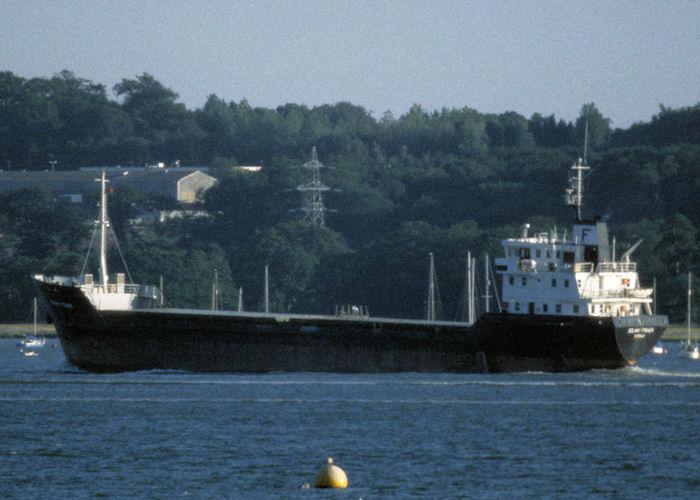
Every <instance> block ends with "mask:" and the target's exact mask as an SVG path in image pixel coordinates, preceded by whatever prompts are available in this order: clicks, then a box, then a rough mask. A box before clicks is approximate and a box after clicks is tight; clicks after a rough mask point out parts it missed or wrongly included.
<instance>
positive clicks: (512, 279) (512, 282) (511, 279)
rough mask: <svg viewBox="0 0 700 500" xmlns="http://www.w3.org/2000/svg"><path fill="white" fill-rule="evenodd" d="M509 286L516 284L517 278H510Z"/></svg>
mask: <svg viewBox="0 0 700 500" xmlns="http://www.w3.org/2000/svg"><path fill="white" fill-rule="evenodd" d="M508 284H509V285H513V284H515V278H514V277H512V276H508Z"/></svg>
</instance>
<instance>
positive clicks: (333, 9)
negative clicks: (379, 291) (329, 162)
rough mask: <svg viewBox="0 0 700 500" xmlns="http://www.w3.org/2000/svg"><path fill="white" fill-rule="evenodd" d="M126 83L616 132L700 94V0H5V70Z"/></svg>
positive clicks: (1, 7)
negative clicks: (511, 116) (587, 120)
mask: <svg viewBox="0 0 700 500" xmlns="http://www.w3.org/2000/svg"><path fill="white" fill-rule="evenodd" d="M62 70H69V71H72V72H73V73H74V74H75V76H76V77H78V78H84V79H86V80H90V81H91V82H93V83H98V84H103V85H105V86H106V87H107V88H108V89H109V90H110V97H112V98H115V96H114V95H113V94H111V89H112V87H113V86H114V85H116V84H117V83H119V82H121V81H122V79H134V78H136V77H137V76H139V75H142V74H143V73H148V74H150V75H153V77H154V78H155V79H156V80H157V81H158V82H160V83H161V84H163V85H164V86H166V87H168V88H170V89H172V90H173V91H174V92H176V93H177V94H178V95H179V98H178V101H179V102H182V103H184V104H185V105H186V107H187V108H188V109H190V110H194V109H197V108H201V107H203V106H204V104H205V103H206V100H207V98H208V96H210V95H211V94H214V95H216V96H217V97H219V98H221V99H223V100H224V101H226V102H230V101H234V102H240V101H242V100H244V99H245V100H247V101H248V103H249V104H250V105H251V106H253V107H264V108H271V109H274V108H276V107H277V106H281V105H284V104H286V103H296V104H303V105H306V106H309V107H314V106H320V105H323V104H334V103H337V102H341V101H347V102H351V103H352V104H356V105H359V106H362V107H363V108H365V109H366V110H367V111H368V112H371V113H372V116H374V117H375V118H377V119H379V118H381V117H382V116H383V115H384V113H385V112H386V111H390V112H391V113H392V114H393V115H394V116H395V117H397V118H398V117H399V116H400V115H402V114H404V113H406V112H407V111H408V110H409V109H410V108H411V106H413V105H414V104H419V105H420V106H421V107H422V108H423V109H424V110H426V111H433V110H438V111H439V110H441V109H443V108H447V109H452V108H456V109H461V108H464V107H469V108H472V109H475V110H476V111H478V112H480V113H496V114H500V113H504V112H507V111H515V112H517V113H519V114H521V115H523V116H525V117H526V118H529V117H530V116H532V114H534V113H540V114H541V115H543V116H549V115H552V114H553V115H555V117H556V118H557V119H564V120H566V121H574V120H575V119H576V118H577V117H578V116H579V114H580V111H581V108H582V106H583V105H584V104H586V103H590V102H592V103H594V104H595V105H596V107H597V108H598V110H599V111H600V112H601V113H602V114H603V116H605V117H606V118H610V119H611V123H612V126H613V127H615V128H618V127H619V128H627V127H629V126H630V125H631V124H633V123H637V122H645V121H649V120H650V119H651V118H652V116H653V115H655V114H657V113H658V112H659V109H660V108H659V105H663V106H665V107H666V108H673V109H676V108H679V107H685V106H693V105H695V104H697V103H699V102H700V0H687V1H684V0H664V1H656V0H648V1H645V0H635V1H628V0H604V1H598V0H590V1H586V0H577V1H565V0H561V1H559V0H540V1H530V0H510V1H501V0H490V1H488V0H487V1H469V0H461V1H460V0H444V1H443V0H400V1H396V0H385V1H380V0H375V1H360V0H358V1H345V0H327V1H320V0H249V1H236V0H228V1H223V0H220V1H214V0H191V1H190V0H155V1H154V0H55V1H54V0H0V71H11V72H12V73H14V74H15V75H16V76H19V77H22V78H33V77H42V78H50V77H52V76H53V75H55V74H56V73H58V72H60V71H62Z"/></svg>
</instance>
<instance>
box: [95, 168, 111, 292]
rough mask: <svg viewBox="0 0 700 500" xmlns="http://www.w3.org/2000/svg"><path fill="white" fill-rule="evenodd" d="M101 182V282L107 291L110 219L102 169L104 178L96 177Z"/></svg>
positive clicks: (103, 174) (99, 221)
mask: <svg viewBox="0 0 700 500" xmlns="http://www.w3.org/2000/svg"><path fill="white" fill-rule="evenodd" d="M95 180H96V181H98V182H100V183H101V186H102V197H101V200H100V220H98V221H97V223H98V224H99V225H100V283H101V284H102V287H103V288H104V290H105V291H107V279H108V276H109V275H108V274H107V227H109V220H108V219H107V187H106V186H107V182H108V181H107V179H106V178H105V171H104V170H103V171H102V178H101V179H95Z"/></svg>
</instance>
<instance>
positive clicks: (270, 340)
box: [32, 160, 668, 373]
mask: <svg viewBox="0 0 700 500" xmlns="http://www.w3.org/2000/svg"><path fill="white" fill-rule="evenodd" d="M586 169H588V167H587V166H586V165H585V162H582V161H581V160H579V161H578V162H577V163H574V165H573V166H572V167H571V176H570V187H569V188H568V189H567V192H566V195H565V199H566V203H567V205H570V206H572V207H574V208H575V209H576V220H575V222H574V225H573V230H572V231H571V232H570V233H565V234H563V235H561V234H557V233H556V232H555V231H552V232H549V233H541V234H534V235H529V234H528V229H529V226H527V225H525V226H524V227H523V232H522V234H521V235H519V237H517V238H511V239H506V240H503V242H502V243H503V248H504V255H503V256H502V257H500V258H497V259H495V270H496V273H497V274H498V275H500V278H501V279H500V281H501V282H502V284H501V290H500V294H499V295H500V296H499V297H498V305H499V310H498V311H496V312H485V313H484V314H482V315H481V316H480V317H479V318H478V319H475V318H469V320H468V321H464V322H452V321H436V320H434V319H433V317H428V318H427V319H425V320H412V319H394V318H382V317H373V316H369V315H368V314H358V313H354V312H351V313H349V314H342V315H309V314H277V313H260V312H240V311H217V310H199V309H178V308H172V307H166V306H164V303H165V302H164V300H163V296H162V293H161V290H160V289H159V288H158V287H156V286H150V285H138V284H132V283H127V282H126V280H125V276H124V274H116V275H114V276H112V277H110V276H109V275H108V272H107V259H106V236H107V228H108V226H109V219H108V215H107V197H106V187H105V186H106V180H105V176H104V173H103V175H102V178H101V190H102V194H101V204H100V217H99V220H98V221H97V224H98V226H99V227H98V228H96V230H97V229H99V231H100V236H101V238H100V239H101V244H100V267H99V274H98V276H97V277H95V276H94V275H92V274H84V275H81V276H77V277H71V276H47V275H44V274H36V275H34V276H33V277H32V281H33V283H34V285H35V287H36V289H37V291H38V293H39V295H40V297H41V298H42V300H43V302H44V303H45V305H46V307H47V310H48V314H49V317H50V320H51V321H52V322H53V323H54V325H55V327H56V331H57V334H58V338H59V340H60V343H61V346H62V348H63V351H64V353H65V355H66V358H67V359H68V361H69V362H70V363H72V364H73V365H75V366H77V367H79V368H82V369H85V370H88V371H93V372H120V371H133V370H153V369H165V370H187V371H195V372H240V373H265V372H280V371H281V372H292V371H305V372H314V371H316V372H340V373H348V372H368V373H378V372H432V373H438V372H448V373H497V372H516V371H543V372H571V371H582V370H591V369H616V368H621V367H625V366H629V365H632V364H634V363H636V362H637V361H638V360H639V359H640V358H641V357H642V356H644V355H646V354H647V353H649V352H650V351H651V349H652V348H653V346H654V345H655V344H656V343H657V341H658V340H659V338H660V337H661V335H662V334H663V332H664V330H665V328H666V327H667V325H668V320H667V318H666V316H663V315H656V314H653V313H652V309H651V304H652V292H653V290H652V289H651V288H643V287H642V286H641V284H640V282H639V277H638V274H637V267H636V263H634V262H632V261H630V256H631V253H632V252H633V251H634V249H635V248H636V246H637V245H635V246H633V247H632V248H631V249H630V250H628V251H627V252H625V253H624V254H623V255H622V256H621V258H620V259H619V260H616V259H615V255H614V253H615V252H614V248H613V249H612V251H611V247H610V243H609V239H608V230H607V223H606V222H604V221H602V220H600V219H599V218H596V219H593V220H583V219H582V218H581V206H582V192H583V171H585V170H586ZM613 247H614V246H613Z"/></svg>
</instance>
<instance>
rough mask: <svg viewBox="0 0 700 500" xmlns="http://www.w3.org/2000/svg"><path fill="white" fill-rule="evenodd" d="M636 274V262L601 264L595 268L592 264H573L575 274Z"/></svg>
mask: <svg viewBox="0 0 700 500" xmlns="http://www.w3.org/2000/svg"><path fill="white" fill-rule="evenodd" d="M596 269H597V271H598V272H599V273H636V272H637V263H636V262H601V263H600V264H598V265H597V266H596V264H594V263H593V262H578V263H576V264H574V272H575V273H593V272H596Z"/></svg>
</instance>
